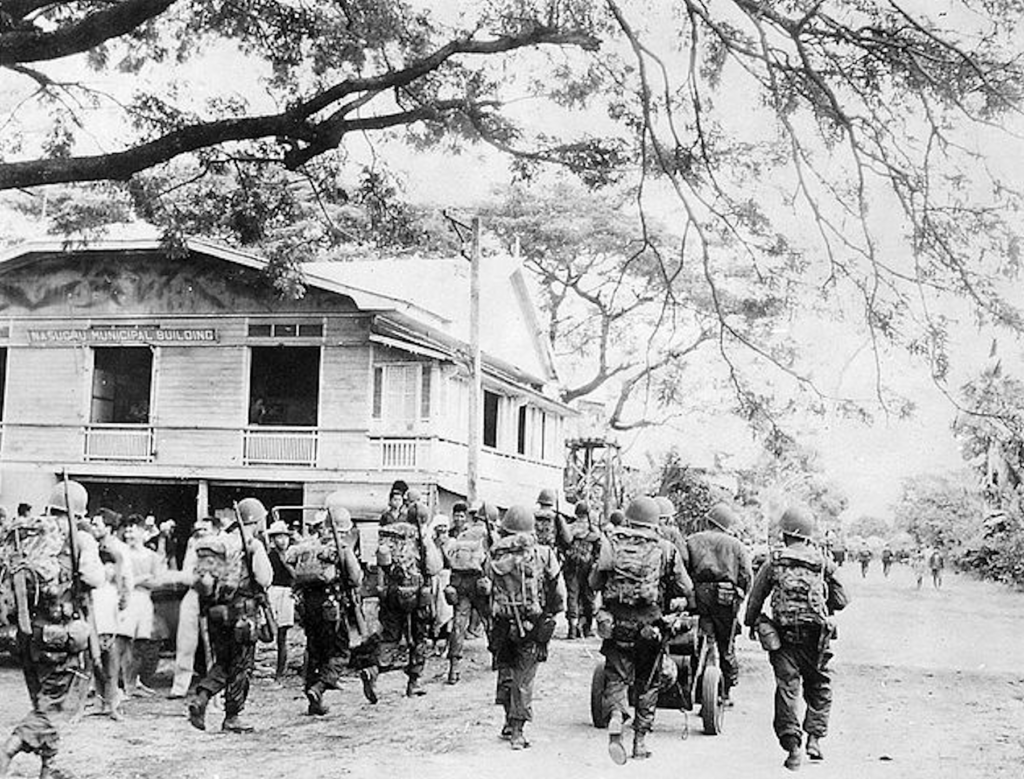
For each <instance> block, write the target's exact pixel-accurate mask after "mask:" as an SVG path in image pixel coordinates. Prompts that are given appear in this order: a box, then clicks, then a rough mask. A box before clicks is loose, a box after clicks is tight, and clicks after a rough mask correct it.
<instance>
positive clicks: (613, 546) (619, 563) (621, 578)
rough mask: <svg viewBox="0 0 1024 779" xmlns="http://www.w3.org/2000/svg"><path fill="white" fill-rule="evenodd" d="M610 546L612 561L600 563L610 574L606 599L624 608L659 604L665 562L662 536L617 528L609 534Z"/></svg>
mask: <svg viewBox="0 0 1024 779" xmlns="http://www.w3.org/2000/svg"><path fill="white" fill-rule="evenodd" d="M608 547H609V549H610V550H611V559H610V560H602V561H600V564H601V565H602V567H603V568H604V569H605V570H607V571H609V572H610V576H609V577H608V582H607V584H606V585H605V587H604V594H603V597H604V599H605V600H608V601H612V602H616V603H620V604H622V605H624V606H647V605H656V604H657V603H658V598H659V593H660V579H661V561H662V553H661V542H660V539H659V537H658V536H656V535H654V534H653V533H651V532H647V531H644V530H636V529H633V528H630V527H616V528H614V529H612V530H610V531H609V532H608Z"/></svg>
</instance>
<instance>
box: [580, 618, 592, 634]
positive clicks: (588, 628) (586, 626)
mask: <svg viewBox="0 0 1024 779" xmlns="http://www.w3.org/2000/svg"><path fill="white" fill-rule="evenodd" d="M581 632H582V634H583V638H590V637H591V636H593V635H594V618H593V617H587V618H586V619H584V620H583V628H582V631H581Z"/></svg>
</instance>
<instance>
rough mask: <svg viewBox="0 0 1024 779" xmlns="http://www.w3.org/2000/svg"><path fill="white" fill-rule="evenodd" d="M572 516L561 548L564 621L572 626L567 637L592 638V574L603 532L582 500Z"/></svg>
mask: <svg viewBox="0 0 1024 779" xmlns="http://www.w3.org/2000/svg"><path fill="white" fill-rule="evenodd" d="M573 515H574V516H573V517H572V518H571V520H567V521H566V522H565V523H564V527H565V531H566V534H567V535H568V540H567V541H564V540H563V541H562V543H561V544H560V545H559V552H560V554H561V558H562V575H563V577H564V578H565V592H566V604H565V619H566V621H567V622H568V623H569V629H568V633H567V634H566V637H567V638H569V639H575V638H584V637H586V638H589V637H590V636H591V635H592V633H593V626H594V600H595V598H594V591H593V590H592V589H590V571H591V569H592V568H593V567H594V560H595V559H597V551H598V548H599V546H600V542H601V533H600V531H599V530H598V529H597V522H596V521H595V520H594V519H593V518H592V517H591V516H590V506H589V505H588V504H587V502H586V501H583V500H581V501H579V502H578V503H577V504H576V507H575V509H573Z"/></svg>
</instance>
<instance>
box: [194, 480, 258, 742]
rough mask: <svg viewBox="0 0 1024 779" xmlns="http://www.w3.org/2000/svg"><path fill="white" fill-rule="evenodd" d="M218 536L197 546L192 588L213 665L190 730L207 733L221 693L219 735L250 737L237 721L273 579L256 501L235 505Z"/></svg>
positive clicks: (197, 693) (203, 683)
mask: <svg viewBox="0 0 1024 779" xmlns="http://www.w3.org/2000/svg"><path fill="white" fill-rule="evenodd" d="M235 514H236V517H235V520H234V521H233V522H232V523H231V524H229V525H228V527H227V528H226V529H225V530H224V532H223V533H221V534H219V535H216V536H206V537H203V538H200V539H198V540H197V541H196V547H195V549H196V564H195V568H194V570H193V574H194V583H193V587H194V588H195V589H196V591H197V592H198V593H199V608H200V613H201V614H202V615H203V616H204V617H205V618H206V624H207V629H208V631H209V636H210V646H211V648H212V651H213V663H212V665H210V667H209V669H208V671H207V673H206V676H204V677H203V679H202V680H201V681H200V682H199V684H198V685H196V689H195V692H194V694H193V695H192V697H191V698H190V699H189V703H188V719H189V722H191V723H192V726H193V727H195V728H198V729H199V730H206V707H207V705H208V704H209V702H210V699H211V698H212V697H213V696H214V695H216V694H217V693H219V692H221V691H223V692H224V722H223V723H222V724H221V728H222V730H227V731H230V732H233V733H251V732H252V731H253V730H254V728H253V726H252V725H250V724H248V723H247V722H245V721H244V720H243V719H242V718H241V716H240V715H241V712H242V709H243V708H245V701H246V699H247V698H248V697H249V684H250V681H251V679H252V673H253V667H254V666H255V662H256V636H257V628H258V622H257V620H258V619H259V618H260V615H259V610H260V598H261V596H262V595H263V592H264V590H265V589H266V587H267V586H268V585H269V584H270V582H271V580H272V578H273V568H272V567H271V565H270V559H269V558H268V557H267V550H266V549H265V548H264V546H263V544H262V543H261V542H260V540H259V539H258V538H257V537H256V534H257V533H258V532H259V530H260V529H261V528H262V526H263V523H264V522H265V521H266V518H267V510H266V508H264V506H263V504H262V503H261V502H260V501H259V500H257V499H256V498H245V499H244V500H241V501H239V503H238V507H237V510H236V512H235Z"/></svg>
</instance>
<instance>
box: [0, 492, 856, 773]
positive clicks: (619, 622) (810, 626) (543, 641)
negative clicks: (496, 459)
mask: <svg viewBox="0 0 1024 779" xmlns="http://www.w3.org/2000/svg"><path fill="white" fill-rule="evenodd" d="M58 487H59V489H57V490H55V493H54V496H52V497H51V499H50V501H49V502H48V504H47V507H46V510H45V512H44V516H42V517H36V518H32V519H31V520H29V519H26V520H25V521H24V522H23V523H22V524H20V525H18V524H15V525H13V526H12V529H11V531H10V532H8V533H7V536H6V538H5V539H4V543H3V544H2V545H0V550H2V551H3V557H2V558H0V565H2V566H3V574H4V576H6V577H8V578H10V579H11V580H12V581H13V582H14V583H15V586H14V588H13V593H14V600H15V602H16V603H15V608H14V609H13V610H12V611H9V613H11V614H13V615H14V617H16V623H17V656H18V659H19V661H20V663H21V665H22V668H23V669H24V674H25V680H26V685H27V687H28V691H29V695H30V698H31V701H32V711H31V712H30V714H29V715H27V716H26V717H25V719H24V720H22V722H21V723H19V724H18V725H17V727H16V728H15V730H14V732H13V734H12V735H11V737H10V738H9V739H8V741H7V742H6V743H4V744H3V746H2V748H0V776H3V775H5V774H6V772H7V768H8V766H9V765H10V762H11V760H12V759H13V758H14V756H15V755H17V754H18V753H19V752H32V753H35V754H38V755H39V756H40V757H41V759H42V765H41V771H40V776H41V777H43V779H47V777H51V778H53V777H59V776H60V775H61V773H60V769H59V768H58V767H56V766H55V764H54V757H55V755H56V752H57V740H58V739H57V731H56V729H55V727H54V724H53V721H52V719H51V714H52V713H53V712H54V711H55V710H58V709H59V708H60V707H61V705H62V703H63V701H64V699H65V698H66V697H67V695H68V693H69V691H70V688H71V685H72V682H73V681H74V677H75V672H76V669H77V664H78V663H79V662H80V658H82V657H84V656H85V654H86V650H87V649H88V648H89V644H90V641H91V640H93V637H94V635H95V626H94V625H93V626H90V619H92V615H91V613H90V605H91V604H90V598H89V593H90V591H93V590H95V589H96V588H99V587H100V586H101V585H102V584H103V582H104V580H105V578H106V575H105V570H104V566H103V564H102V562H101V559H100V554H99V546H98V544H97V542H96V539H95V537H94V536H93V535H92V534H90V533H86V532H83V531H82V530H81V529H80V522H81V521H83V520H84V518H85V516H86V514H85V511H86V504H87V502H88V496H87V494H86V493H85V490H84V488H83V487H82V486H81V485H80V484H77V483H75V482H65V483H64V484H63V485H58ZM674 515H675V507H674V505H673V504H672V502H671V501H670V500H669V499H668V498H665V497H659V498H651V497H638V498H636V499H634V500H632V501H631V502H630V503H629V504H628V505H627V506H626V507H625V509H624V510H615V511H612V512H611V513H610V514H609V516H608V517H603V516H602V517H600V518H596V517H594V516H593V514H592V512H591V509H590V507H589V506H587V505H586V503H585V502H582V501H581V502H579V503H577V504H576V505H575V506H574V507H573V508H572V511H571V512H569V513H563V512H561V511H559V510H558V506H557V501H556V496H555V493H554V491H552V490H547V489H544V490H541V491H540V494H539V495H538V498H537V501H536V506H528V505H513V506H511V507H509V508H508V509H506V510H505V511H504V512H499V510H498V508H497V507H496V506H495V505H493V504H490V503H487V502H480V503H478V504H477V505H475V506H473V507H472V508H471V509H470V507H468V506H466V505H465V504H456V505H455V506H454V507H453V511H452V517H451V519H450V521H448V520H447V518H444V519H445V520H446V521H445V522H444V523H443V524H440V525H438V522H436V521H435V522H434V526H435V527H440V528H441V530H440V531H439V532H436V533H431V532H429V528H430V527H431V522H432V520H437V519H438V518H437V517H432V516H431V512H430V510H429V509H428V507H427V506H426V505H425V504H424V502H423V501H422V499H421V496H420V495H419V493H418V492H417V491H416V490H415V489H410V488H408V487H407V486H406V485H404V484H402V483H401V482H396V484H395V486H394V487H393V489H392V495H391V496H390V500H389V507H388V509H387V510H386V511H385V512H384V514H383V515H382V516H381V518H380V523H379V533H378V544H377V549H376V552H375V562H376V565H375V566H371V567H369V568H368V571H369V573H366V572H365V571H364V568H363V566H362V565H361V564H360V562H359V557H358V556H357V552H358V551H359V550H358V546H359V544H360V536H359V534H358V533H357V532H355V528H354V525H353V521H352V517H351V515H350V513H349V511H348V509H347V508H346V507H345V505H344V499H343V495H342V494H341V493H332V494H331V495H329V496H328V497H327V499H326V501H325V503H324V507H323V511H321V512H319V513H318V515H317V516H316V517H315V518H314V519H313V520H311V521H310V522H308V523H306V524H307V525H308V527H307V528H306V530H307V531H308V532H306V533H304V534H302V535H299V536H297V537H294V538H293V536H294V535H295V534H294V533H293V532H292V529H291V528H288V527H287V525H285V524H284V523H283V522H280V521H275V522H273V523H271V524H270V525H269V527H268V525H267V519H268V516H267V510H266V508H265V507H264V506H263V504H262V503H261V502H260V501H259V500H257V499H256V498H246V499H244V500H242V501H240V502H239V503H238V504H237V505H236V507H235V512H234V516H233V518H232V519H230V520H228V521H227V522H226V524H225V525H224V527H222V528H221V530H220V532H206V533H198V534H197V535H196V537H195V538H194V539H193V541H192V542H190V546H189V550H188V551H187V552H186V558H187V561H188V562H187V565H185V566H183V570H184V571H186V573H185V574H183V575H185V576H187V577H188V578H189V582H188V583H189V592H188V594H187V595H186V600H187V601H188V602H189V604H190V605H189V606H188V608H189V609H191V610H194V612H195V617H196V621H197V622H198V624H199V633H200V637H201V639H202V646H203V648H204V650H205V651H204V653H203V654H204V656H205V659H206V662H205V665H204V667H203V668H202V673H201V674H199V678H198V681H195V682H194V683H193V684H192V685H191V686H190V689H189V690H188V692H187V708H188V718H189V722H190V723H191V724H192V726H194V727H195V728H197V729H200V730H205V729H206V727H207V712H208V709H209V706H210V703H211V701H212V700H213V699H214V698H215V697H216V696H218V695H222V696H223V715H224V718H223V721H222V722H221V728H222V729H223V730H225V731H229V732H235V733H247V732H250V731H252V730H253V726H252V725H251V724H249V723H247V722H246V721H245V720H244V719H243V717H242V711H243V709H244V708H245V704H246V699H247V697H248V695H249V688H250V682H251V679H252V675H253V670H254V665H255V654H256V645H257V642H258V641H266V642H273V641H275V640H276V641H277V642H278V648H279V653H278V668H277V670H278V676H279V677H280V676H281V674H283V672H284V666H285V661H286V658H287V654H286V652H287V649H286V643H287V642H286V638H287V635H286V634H287V627H288V624H289V623H290V621H291V615H290V613H286V610H285V609H284V608H283V607H282V604H283V603H285V602H286V601H288V602H293V604H294V611H295V613H296V615H297V616H298V621H299V622H300V623H301V625H302V627H303V630H304V632H305V637H306V658H305V662H304V664H303V689H304V692H305V697H306V699H307V704H308V708H307V711H308V714H310V715H312V716H323V715H326V714H327V713H328V712H329V706H328V704H327V701H326V693H327V692H328V691H330V690H335V689H337V688H338V687H339V682H340V680H341V678H342V677H343V676H344V675H345V674H346V673H347V671H348V669H355V670H357V671H358V674H359V677H360V680H361V683H362V690H363V693H364V696H365V698H366V699H367V701H369V702H370V703H371V704H376V703H377V702H378V700H379V696H378V685H379V684H380V677H381V674H384V673H386V672H387V671H391V670H402V671H404V673H405V694H406V695H408V696H420V695H423V694H425V693H426V690H425V688H424V686H423V673H424V668H425V665H426V662H427V656H428V654H429V652H428V646H429V638H430V637H431V635H433V630H434V627H435V625H436V621H437V609H438V604H439V603H440V601H439V598H441V599H443V602H444V603H446V604H447V606H448V607H449V608H450V610H451V614H452V617H451V620H450V631H449V635H448V642H447V659H448V673H447V677H446V681H447V683H448V684H458V683H459V681H460V679H461V676H462V672H463V665H462V663H463V658H464V653H465V644H466V640H467V633H468V632H469V630H470V628H471V625H472V624H473V623H474V621H476V622H478V623H479V624H480V625H481V626H482V627H483V628H484V631H485V633H486V636H487V646H488V650H489V652H490V654H491V657H492V667H493V669H494V670H495V671H496V672H497V678H496V689H495V702H496V703H497V704H499V705H501V706H502V707H503V709H504V712H505V719H504V723H503V726H502V729H501V733H500V735H501V737H502V738H503V739H505V740H507V741H508V742H509V743H510V745H511V748H512V749H513V750H521V749H524V748H526V747H528V746H529V740H528V738H527V735H526V732H525V726H526V724H527V723H528V722H530V721H531V720H532V719H533V706H532V699H533V690H534V685H535V681H536V676H537V670H538V666H539V664H540V663H542V662H543V661H544V660H546V659H547V654H548V646H549V642H550V641H551V640H552V638H553V636H554V633H555V629H556V618H557V616H558V615H559V614H561V613H563V612H564V613H565V619H566V622H567V632H566V637H567V638H568V639H578V638H589V637H591V636H593V635H594V634H595V633H596V635H597V637H598V638H600V639H601V653H602V654H603V655H604V657H605V679H606V681H605V687H604V690H603V699H602V705H603V707H604V709H605V711H606V713H607V714H608V722H609V724H608V754H609V756H610V757H611V759H612V760H613V761H614V762H615V763H617V764H620V765H621V764H624V763H626V762H627V761H628V759H629V758H630V757H632V758H633V759H644V758H647V757H649V756H650V754H651V750H650V747H649V745H648V743H647V741H646V736H647V734H648V733H650V731H651V729H652V727H653V722H654V714H655V709H656V705H657V697H658V692H659V688H658V682H657V680H658V674H656V673H654V671H655V665H656V663H658V659H659V655H660V648H661V646H662V641H663V637H664V636H666V635H670V634H671V633H672V632H673V631H675V630H678V629H679V627H680V625H681V624H683V620H682V619H681V618H682V616H683V615H685V614H687V613H694V612H695V613H697V614H700V615H702V616H703V617H705V618H706V619H707V621H708V623H709V624H710V625H711V626H712V632H713V634H714V640H715V642H716V643H717V647H718V656H719V658H720V663H721V670H722V674H723V678H724V702H725V703H726V704H727V705H731V691H732V688H733V687H734V686H735V684H736V683H737V681H738V675H739V671H738V666H737V663H736V658H735V651H734V638H735V635H736V634H737V633H738V632H739V622H740V616H741V609H742V604H743V603H744V602H745V601H746V603H747V608H746V611H745V613H744V614H743V623H744V624H745V625H747V626H748V627H749V628H750V630H751V634H752V637H753V634H754V631H755V630H756V631H757V634H758V635H759V637H760V638H761V640H762V644H763V645H764V646H765V648H766V649H767V650H768V651H769V657H770V660H771V663H772V667H773V670H774V671H775V675H776V680H777V689H776V697H775V709H776V711H775V718H774V726H775V730H776V734H777V736H778V738H779V742H780V744H781V745H782V747H783V748H784V749H785V750H786V752H787V757H786V763H785V765H786V767H787V768H790V769H796V768H798V767H799V765H800V762H801V759H802V749H803V745H804V743H805V739H806V754H807V756H808V757H810V758H811V759H814V760H820V759H822V758H823V755H822V751H821V745H820V740H821V738H823V737H824V736H825V735H826V731H827V723H828V715H829V709H830V706H831V689H830V686H829V681H830V680H829V676H828V668H827V663H828V660H829V658H830V657H831V652H830V651H829V650H828V636H829V635H830V625H831V623H830V619H831V617H830V615H831V613H832V612H834V611H837V610H839V609H840V608H842V607H843V606H844V605H845V594H844V593H843V591H842V587H841V585H839V583H838V581H837V580H836V578H835V565H834V563H831V562H830V560H829V559H828V558H827V557H826V556H824V555H823V554H822V553H821V551H820V550H819V548H818V547H817V546H816V545H814V544H813V543H812V537H813V535H814V533H815V522H814V519H813V516H812V515H811V514H810V513H809V512H807V511H806V510H805V509H802V508H798V507H793V508H791V509H789V510H787V512H786V513H785V514H784V515H783V517H782V522H781V525H782V536H783V539H784V540H785V543H786V546H785V547H784V548H783V549H782V550H780V551H777V552H776V553H773V554H772V556H771V557H770V559H769V560H768V561H767V562H766V563H765V564H764V565H763V566H762V567H761V569H760V570H759V571H758V572H757V576H756V577H755V576H753V572H752V571H751V564H750V557H749V554H748V552H747V550H746V548H745V547H744V545H743V544H742V543H741V542H740V541H739V540H738V538H737V537H736V536H735V535H734V531H735V526H736V524H737V516H736V514H735V513H734V512H733V510H732V508H731V507H730V506H728V505H727V504H725V503H721V504H718V505H716V506H714V507H713V508H712V509H711V510H710V511H708V512H707V514H706V516H705V517H704V529H702V530H700V531H699V532H696V533H693V534H691V535H689V536H687V537H685V538H684V537H683V536H682V534H681V533H680V532H679V530H678V528H677V527H676V526H675V524H674ZM444 525H447V527H448V530H447V532H446V533H445V532H443V527H444ZM445 572H447V573H446V574H445ZM442 574H445V576H444V577H442ZM366 575H372V576H373V577H374V579H373V580H372V581H370V582H364V576H366ZM439 582H446V583H445V584H444V585H443V586H442V587H440V588H438V586H437V585H438V583H439ZM281 590H284V591H285V592H284V593H281V592H280V591H281ZM268 591H269V592H270V593H271V595H272V596H273V597H268ZM275 591H278V592H277V594H276V595H275ZM798 591H799V593H800V594H799V595H794V593H797V592H798ZM808 591H811V595H808V594H807V593H808ZM366 593H369V594H370V595H374V596H376V600H377V619H376V622H377V627H376V629H375V630H374V631H373V632H372V633H371V632H369V631H368V628H367V625H366V619H365V617H364V604H363V602H362V599H363V596H364V594H366ZM284 595H288V596H290V598H284V597H283V596H284ZM768 599H770V600H771V607H772V616H771V617H768V616H767V615H765V614H762V605H763V604H764V603H765V602H767V601H768ZM185 607H186V601H183V602H182V608H183V610H184V609H185ZM183 613H184V611H183ZM278 619H280V620H281V625H279V624H278ZM187 622H188V621H187V620H186V624H187ZM188 643H189V641H187V640H186V641H183V640H182V632H181V627H179V653H180V652H181V651H182V646H180V645H183V644H188ZM192 643H193V647H194V645H195V641H194V640H193V641H192ZM403 645H404V653H403V652H402V651H401V648H402V646H403ZM282 651H283V652H284V655H283V656H282ZM180 664H181V663H180V661H179V665H180ZM189 675H190V674H189ZM177 683H178V682H177V681H176V685H177ZM801 684H802V685H803V688H804V699H805V701H806V707H807V713H806V715H805V717H804V719H803V722H802V723H801V722H800V721H799V720H798V718H797V699H798V697H799V691H800V687H801ZM172 693H173V690H172ZM627 726H629V727H630V728H631V730H632V736H633V737H632V745H631V749H627V742H624V740H623V739H624V736H625V730H626V727H627Z"/></svg>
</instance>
